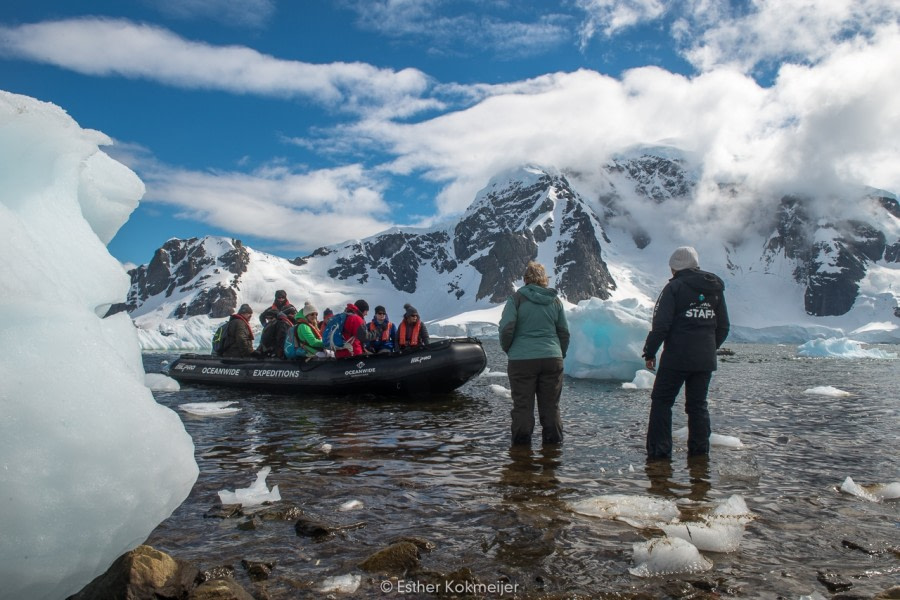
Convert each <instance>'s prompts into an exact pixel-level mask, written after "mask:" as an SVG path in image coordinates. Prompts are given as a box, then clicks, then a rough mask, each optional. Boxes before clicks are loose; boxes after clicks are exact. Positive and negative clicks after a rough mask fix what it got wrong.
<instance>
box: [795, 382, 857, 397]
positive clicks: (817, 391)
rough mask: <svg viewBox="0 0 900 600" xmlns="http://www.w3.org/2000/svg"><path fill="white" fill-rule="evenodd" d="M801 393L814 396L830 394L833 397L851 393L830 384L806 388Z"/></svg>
mask: <svg viewBox="0 0 900 600" xmlns="http://www.w3.org/2000/svg"><path fill="white" fill-rule="evenodd" d="M803 393H804V394H811V395H815V396H832V397H834V398H842V397H844V396H851V395H852V394H851V393H850V392H845V391H844V390H839V389H837V388H836V387H832V386H830V385H820V386H817V387H814V388H809V389H808V390H803Z"/></svg>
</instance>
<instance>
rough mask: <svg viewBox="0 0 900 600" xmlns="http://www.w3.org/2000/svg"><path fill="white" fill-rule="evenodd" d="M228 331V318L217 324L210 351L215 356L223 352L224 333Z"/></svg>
mask: <svg viewBox="0 0 900 600" xmlns="http://www.w3.org/2000/svg"><path fill="white" fill-rule="evenodd" d="M227 331H228V320H226V321H225V322H224V323H222V324H221V325H219V327H218V328H217V329H216V332H215V333H214V334H213V338H212V351H213V354H215V355H216V356H222V353H223V352H225V334H226V333H227Z"/></svg>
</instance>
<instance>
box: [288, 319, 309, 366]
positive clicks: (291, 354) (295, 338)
mask: <svg viewBox="0 0 900 600" xmlns="http://www.w3.org/2000/svg"><path fill="white" fill-rule="evenodd" d="M298 327H300V325H294V326H293V327H291V329H290V331H288V334H287V335H286V336H284V357H285V358H298V357H302V356H305V355H306V351H305V350H304V349H303V346H301V345H300V336H299V335H297V328H298Z"/></svg>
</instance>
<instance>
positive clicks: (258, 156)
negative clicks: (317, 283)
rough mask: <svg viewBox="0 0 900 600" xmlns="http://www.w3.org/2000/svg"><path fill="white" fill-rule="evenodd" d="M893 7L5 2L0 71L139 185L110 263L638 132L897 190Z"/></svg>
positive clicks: (647, 0) (716, 1)
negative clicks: (94, 140)
mask: <svg viewBox="0 0 900 600" xmlns="http://www.w3.org/2000/svg"><path fill="white" fill-rule="evenodd" d="M898 22H900V6H898V4H897V3H896V1H895V0H823V1H800V0H757V1H755V2H727V1H720V0H684V1H676V2H663V1H661V0H565V1H561V2H558V3H553V2H543V1H526V0H518V1H504V0H498V1H490V0H480V1H476V0H471V1H468V0H417V1H413V0H336V1H334V2H325V1H317V2H313V1H299V0H294V1H276V0H133V1H130V2H122V1H121V0H118V1H113V0H110V1H83V2H69V1H62V0H60V1H55V2H51V1H44V0H6V1H5V2H3V3H2V5H0V89H4V90H6V91H10V92H14V93H19V94H25V95H29V96H33V97H35V98H38V99H40V100H44V101H48V102H52V103H54V104H57V105H59V106H61V107H62V108H64V109H65V110H66V111H67V112H68V113H69V114H70V115H71V116H72V117H73V118H75V120H76V121H77V122H78V123H79V124H80V125H81V126H82V127H85V128H91V129H97V130H100V131H102V132H104V133H105V134H107V135H108V136H110V137H111V138H112V139H113V140H114V141H115V145H114V146H112V147H108V148H107V151H108V152H109V153H110V154H111V155H112V156H114V157H115V158H117V159H118V160H120V161H122V162H124V163H125V164H127V165H129V166H130V167H131V168H132V169H133V170H134V171H135V172H136V173H137V174H138V175H139V176H140V177H141V179H142V180H143V181H144V182H145V184H146V186H147V192H146V194H145V197H144V199H143V200H142V202H141V205H140V207H139V208H138V209H137V210H136V211H135V213H134V214H133V215H132V217H131V219H130V220H129V222H128V223H126V224H125V226H123V228H122V229H121V230H120V232H119V233H118V235H117V236H116V237H115V239H114V240H113V241H112V242H111V243H110V245H109V247H110V251H111V252H112V253H113V255H114V256H116V257H117V258H118V259H120V260H121V261H123V262H127V263H144V262H147V261H149V259H150V258H151V257H152V253H153V251H154V250H155V249H156V248H157V247H159V246H160V245H162V243H164V242H165V241H166V240H167V239H168V238H170V237H189V236H201V235H205V234H216V235H228V236H232V237H236V238H240V239H242V240H244V242H245V243H246V244H248V245H251V246H253V247H255V248H257V249H260V250H265V251H268V252H272V253H274V254H278V255H281V256H286V257H294V256H300V255H303V254H306V253H308V252H310V251H312V250H314V249H315V248H317V247H319V246H322V245H326V244H331V243H336V242H339V241H343V240H346V239H351V238H361V237H365V236H368V235H372V234H374V233H377V232H379V231H382V230H384V229H386V228H388V227H391V226H394V225H429V224H431V223H434V222H437V221H440V220H442V219H445V218H448V217H452V216H454V215H457V214H459V213H460V212H461V211H463V210H465V208H466V207H467V206H468V204H469V203H470V202H471V201H472V199H473V198H474V195H475V193H477V191H478V190H479V189H481V188H482V187H484V185H485V184H486V183H487V182H488V180H489V179H490V177H491V176H493V175H494V174H496V173H498V172H502V171H503V170H505V169H509V168H514V167H516V166H519V165H522V164H540V165H544V166H555V167H559V168H566V169H573V170H581V171H584V172H588V171H590V170H596V169H597V168H598V166H600V165H602V163H603V161H605V160H607V159H608V158H609V156H611V155H612V154H614V153H615V152H618V151H621V150H623V149H626V148H629V147H632V146H634V145H637V144H673V145H676V146H678V147H681V148H685V149H687V150H689V151H691V152H693V153H696V154H697V155H698V156H699V157H700V158H699V160H700V162H701V165H702V172H703V173H704V177H705V178H706V179H707V180H708V181H710V182H714V181H721V180H730V181H734V180H742V181H752V182H753V183H754V185H756V186H758V187H759V188H760V189H763V188H773V187H774V188H779V189H781V188H791V189H793V188H796V187H797V186H800V187H804V186H805V187H807V188H808V187H810V186H813V187H815V186H818V187H817V189H818V190H819V191H826V190H830V189H834V188H835V186H836V185H837V182H842V183H845V182H848V181H849V182H853V183H861V184H866V185H873V186H876V187H880V188H883V189H887V190H889V191H893V192H896V191H897V190H898V189H900V174H898V172H900V169H897V166H896V165H897V164H898V157H900V145H898V144H900V142H898V139H900V136H898V135H897V133H898V132H900V114H898V111H897V108H896V107H897V102H896V98H897V97H900V95H898V94H900V89H898V88H900V25H898ZM801 174H802V176H801Z"/></svg>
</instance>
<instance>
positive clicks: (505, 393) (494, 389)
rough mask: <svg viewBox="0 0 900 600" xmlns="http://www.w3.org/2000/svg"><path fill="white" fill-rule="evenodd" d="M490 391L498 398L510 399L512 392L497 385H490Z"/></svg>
mask: <svg viewBox="0 0 900 600" xmlns="http://www.w3.org/2000/svg"><path fill="white" fill-rule="evenodd" d="M491 391H492V392H494V393H495V394H497V395H498V396H502V397H503V398H512V392H511V391H509V390H508V389H506V388H505V387H503V386H502V385H497V384H496V383H492V384H491Z"/></svg>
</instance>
